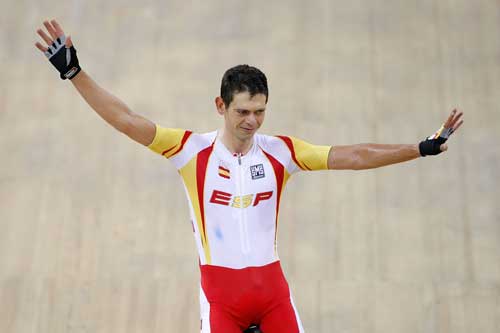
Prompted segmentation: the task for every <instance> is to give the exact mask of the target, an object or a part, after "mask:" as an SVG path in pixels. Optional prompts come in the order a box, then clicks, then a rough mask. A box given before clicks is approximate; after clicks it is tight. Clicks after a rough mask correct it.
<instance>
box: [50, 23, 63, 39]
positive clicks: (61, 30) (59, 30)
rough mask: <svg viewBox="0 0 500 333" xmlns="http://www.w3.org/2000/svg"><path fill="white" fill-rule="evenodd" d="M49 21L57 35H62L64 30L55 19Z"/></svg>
mask: <svg viewBox="0 0 500 333" xmlns="http://www.w3.org/2000/svg"><path fill="white" fill-rule="evenodd" d="M50 23H52V26H53V27H54V29H55V30H56V34H57V37H61V36H64V31H63V29H62V28H61V26H60V25H59V23H57V21H56V20H52V21H50Z"/></svg>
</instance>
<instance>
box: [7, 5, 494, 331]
mask: <svg viewBox="0 0 500 333" xmlns="http://www.w3.org/2000/svg"><path fill="white" fill-rule="evenodd" d="M52 18H56V19H57V20H58V21H59V22H60V24H61V25H62V27H63V28H64V30H65V32H66V33H67V34H69V35H71V36H72V39H73V42H74V44H75V46H76V49H77V50H78V55H79V59H80V64H81V65H82V67H83V68H84V69H85V70H86V71H87V72H88V73H89V74H90V75H91V76H92V77H93V78H94V79H95V80H96V81H97V82H98V83H99V84H101V85H102V86H103V87H105V88H106V89H108V90H109V91H111V92H112V93H114V94H115V95H116V96H118V97H119V98H121V99H122V100H123V101H125V102H126V103H127V104H128V105H129V107H130V108H131V109H132V110H133V111H134V112H136V113H139V114H141V115H143V116H145V117H146V118H149V119H151V120H152V121H154V122H156V123H159V124H161V125H162V126H168V127H180V128H188V129H191V130H193V131H196V132H208V131H212V130H214V129H216V128H219V127H220V126H221V125H222V118H221V117H219V116H218V115H217V114H216V110H215V106H214V99H215V97H216V96H217V95H218V94H219V89H220V80H221V78H222V74H223V73H224V71H225V70H226V69H228V68H229V67H232V66H234V65H237V64H243V63H248V64H251V65H254V66H257V67H258V68H260V69H261V70H262V71H264V72H265V73H266V74H267V76H268V81H269V87H270V96H269V104H268V111H267V112H266V113H267V116H266V121H265V123H264V125H263V127H262V129H261V133H265V134H288V135H293V136H296V137H299V138H302V139H305V140H307V141H309V142H313V143H316V144H331V145H335V144H355V143H362V142H375V143H417V142H419V141H420V140H422V139H423V138H424V137H426V136H428V135H430V134H432V133H433V132H434V131H435V130H436V129H437V128H439V126H440V125H441V123H442V122H443V121H444V120H445V119H446V117H447V116H448V114H449V112H450V111H451V110H452V109H453V108H455V107H458V108H459V109H461V110H463V111H464V112H465V117H464V118H465V123H464V125H463V126H462V128H461V129H460V130H459V131H458V132H457V133H456V134H455V135H454V136H452V138H451V140H450V141H449V147H450V149H449V151H448V152H446V153H445V154H441V155H439V156H438V157H426V158H422V159H419V160H416V161H412V162H408V163H405V164H399V165H394V166H390V167H386V168H381V169H376V170H369V171H342V172H339V171H329V172H328V171H321V172H313V173H301V174H299V175H296V176H294V177H293V178H292V180H291V181H290V182H289V183H288V188H287V189H286V190H285V193H284V196H283V200H282V206H281V211H280V226H279V230H280V232H279V238H278V241H279V252H280V257H281V260H282V265H283V268H284V271H285V274H286V275H287V277H288V280H289V283H290V286H291V288H292V291H293V295H294V298H295V303H296V305H297V307H298V310H299V313H300V316H301V319H302V322H303V324H304V327H305V329H306V331H307V332H309V333H327V332H335V333H337V332H338V333H348V332H349V333H350V332H353V333H354V332H357V333H358V332H359V333H364V332H373V333H382V332H383V333H389V332H406V333H413V332H425V333H434V332H443V333H444V332H446V333H448V332H449V333H452V332H453V333H462V332H463V333H469V332H492V333H493V332H500V212H499V209H498V202H499V195H500V190H499V185H500V180H499V169H500V114H499V101H498V99H499V98H498V96H499V91H500V38H499V36H500V2H498V1H497V0H475V1H470V0H453V1H452V0H444V1H442V0H418V1H417V0H404V1H396V0H385V1H381V0H375V1H368V0H352V1H338V0H311V1H298V0H292V1H284V0H276V1H262V0H255V1H180V0H175V1H159V0H145V1H130V0H122V1H116V0H113V1H97V0H88V1H83V0H71V1H55V0H53V1H48V0H43V1H34V0H0V43H1V45H2V49H1V50H0V148H1V150H2V154H1V157H0V158H1V164H0V332H6V333H13V332H15V333H25V332H40V333H41V332H53V333H58V332H71V333H76V332H78V333H80V332H82V333H83V332H93V333H104V332H131V333H132V332H147V333H150V332H199V325H200V320H199V302H198V292H199V269H198V260H197V252H196V247H195V242H194V240H193V235H192V231H191V226H190V222H189V212H188V207H187V200H186V199H185V195H184V190H183V186H182V182H181V180H180V177H179V176H178V174H177V172H176V171H175V168H174V167H173V165H171V164H170V162H168V161H167V160H164V159H163V158H161V157H160V156H158V155H155V154H154V153H152V152H150V151H149V150H148V149H147V148H144V147H142V146H141V145H139V144H137V143H135V142H133V141H131V140H129V139H128V138H127V137H125V136H124V135H122V134H121V133H119V132H117V131H115V130H114V129H113V128H112V127H111V126H109V125H108V124H106V123H105V122H104V121H103V120H102V119H100V118H99V117H98V115H97V114H96V113H94V111H92V110H91V109H90V108H89V107H88V106H87V105H86V104H85V102H84V101H83V99H82V98H81V97H80V96H79V95H78V94H77V92H76V90H75V89H74V88H73V86H72V85H71V84H70V83H69V82H68V81H62V80H60V79H59V78H58V75H59V74H58V73H57V72H56V71H55V69H54V68H53V67H52V66H51V65H50V63H49V62H48V61H47V59H46V58H45V56H44V55H43V54H42V53H41V52H40V51H39V50H38V49H36V48H35V46H34V43H35V42H36V41H38V40H39V38H38V35H37V34H36V29H37V28H39V27H42V22H43V20H45V19H52Z"/></svg>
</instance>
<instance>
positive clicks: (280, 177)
mask: <svg viewBox="0 0 500 333" xmlns="http://www.w3.org/2000/svg"><path fill="white" fill-rule="evenodd" d="M262 152H263V153H264V155H266V157H267V159H268V160H269V162H270V163H271V166H272V167H273V170H274V175H275V176H276V188H277V192H278V194H277V197H276V221H275V228H274V230H275V231H274V253H275V255H277V252H278V242H277V237H278V214H279V210H280V201H281V193H282V191H283V188H284V187H285V184H286V182H287V181H288V178H290V174H289V173H288V172H287V171H286V169H285V167H284V166H283V164H281V163H280V162H279V161H278V160H277V159H275V158H274V157H273V156H272V155H271V154H268V153H266V152H265V151H264V150H262Z"/></svg>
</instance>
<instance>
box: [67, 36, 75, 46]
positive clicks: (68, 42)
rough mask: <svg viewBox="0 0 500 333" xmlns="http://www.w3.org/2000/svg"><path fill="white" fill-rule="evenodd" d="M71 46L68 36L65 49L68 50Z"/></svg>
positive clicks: (71, 42)
mask: <svg viewBox="0 0 500 333" xmlns="http://www.w3.org/2000/svg"><path fill="white" fill-rule="evenodd" d="M72 46H73V41H72V40H71V36H68V38H66V48H67V49H69V48H70V47H72Z"/></svg>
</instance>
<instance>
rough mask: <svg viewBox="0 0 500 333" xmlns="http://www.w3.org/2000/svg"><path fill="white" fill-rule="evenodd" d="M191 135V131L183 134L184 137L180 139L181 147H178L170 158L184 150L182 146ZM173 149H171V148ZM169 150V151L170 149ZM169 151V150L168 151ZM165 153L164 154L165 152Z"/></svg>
mask: <svg viewBox="0 0 500 333" xmlns="http://www.w3.org/2000/svg"><path fill="white" fill-rule="evenodd" d="M191 134H193V132H191V131H186V132H184V136H183V137H182V140H181V145H180V147H179V149H177V150H176V151H175V152H173V153H172V155H170V157H172V156H174V155H175V154H177V153H179V152H180V151H181V150H182V148H184V144H185V143H186V141H187V140H188V139H189V137H190V136H191ZM172 148H173V147H172ZM172 148H170V149H172ZM170 149H169V150H170ZM165 153H166V152H165Z"/></svg>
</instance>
